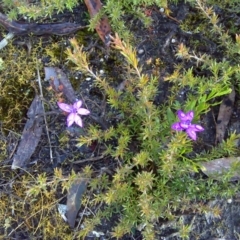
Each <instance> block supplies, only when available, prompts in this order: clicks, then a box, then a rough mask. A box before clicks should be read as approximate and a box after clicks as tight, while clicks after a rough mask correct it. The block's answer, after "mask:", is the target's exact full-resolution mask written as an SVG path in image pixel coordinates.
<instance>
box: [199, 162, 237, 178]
mask: <svg viewBox="0 0 240 240" xmlns="http://www.w3.org/2000/svg"><path fill="white" fill-rule="evenodd" d="M239 163H240V157H228V158H219V159H214V160H211V161H208V162H203V163H201V170H202V171H203V173H205V174H206V175H207V176H208V177H211V178H214V179H216V180H221V179H222V177H223V174H225V173H228V172H229V171H230V169H231V168H232V166H233V164H239ZM239 179H240V173H239V171H237V170H236V171H233V172H232V175H231V179H230V181H236V180H239Z"/></svg>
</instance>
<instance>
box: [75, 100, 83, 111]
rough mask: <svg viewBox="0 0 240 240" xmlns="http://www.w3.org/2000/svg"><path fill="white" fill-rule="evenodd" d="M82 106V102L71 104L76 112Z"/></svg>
mask: <svg viewBox="0 0 240 240" xmlns="http://www.w3.org/2000/svg"><path fill="white" fill-rule="evenodd" d="M81 106H82V101H81V100H79V101H77V102H75V103H74V104H73V107H74V108H75V109H76V110H78V109H79V108H80V107H81Z"/></svg>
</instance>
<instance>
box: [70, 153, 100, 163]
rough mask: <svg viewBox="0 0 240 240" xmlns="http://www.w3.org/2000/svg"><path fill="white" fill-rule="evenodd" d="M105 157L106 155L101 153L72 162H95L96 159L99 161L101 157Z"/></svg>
mask: <svg viewBox="0 0 240 240" xmlns="http://www.w3.org/2000/svg"><path fill="white" fill-rule="evenodd" d="M103 157H104V156H103V155H100V156H98V157H92V158H85V159H83V160H78V161H74V162H72V163H74V164H76V163H85V162H94V161H98V160H100V159H103Z"/></svg>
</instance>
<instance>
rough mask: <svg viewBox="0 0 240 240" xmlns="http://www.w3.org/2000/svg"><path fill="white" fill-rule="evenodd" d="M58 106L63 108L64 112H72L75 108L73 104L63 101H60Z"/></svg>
mask: <svg viewBox="0 0 240 240" xmlns="http://www.w3.org/2000/svg"><path fill="white" fill-rule="evenodd" d="M57 104H58V107H59V108H61V109H62V110H63V111H64V112H68V113H70V112H72V110H73V106H72V105H71V104H66V103H61V102H58V103H57Z"/></svg>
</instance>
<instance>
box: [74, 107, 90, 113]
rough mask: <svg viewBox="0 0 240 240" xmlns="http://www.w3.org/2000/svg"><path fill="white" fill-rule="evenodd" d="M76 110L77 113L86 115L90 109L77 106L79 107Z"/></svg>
mask: <svg viewBox="0 0 240 240" xmlns="http://www.w3.org/2000/svg"><path fill="white" fill-rule="evenodd" d="M77 112H78V114H80V115H88V114H90V111H89V110H87V109H86V108H79V109H78V110H77Z"/></svg>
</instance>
